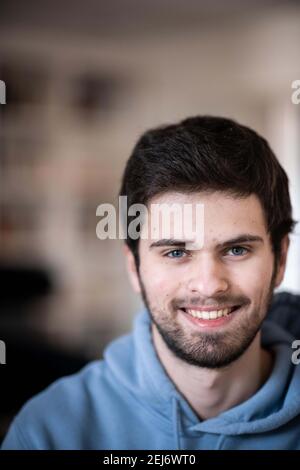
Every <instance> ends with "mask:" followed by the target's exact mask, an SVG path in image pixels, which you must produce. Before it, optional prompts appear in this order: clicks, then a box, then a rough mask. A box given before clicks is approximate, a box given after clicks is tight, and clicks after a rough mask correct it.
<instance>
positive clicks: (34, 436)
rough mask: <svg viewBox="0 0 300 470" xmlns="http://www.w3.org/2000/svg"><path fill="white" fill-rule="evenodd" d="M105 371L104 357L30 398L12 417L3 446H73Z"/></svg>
mask: <svg viewBox="0 0 300 470" xmlns="http://www.w3.org/2000/svg"><path fill="white" fill-rule="evenodd" d="M104 375H105V373H104V361H103V360H97V361H93V362H90V363H89V364H88V365H86V366H85V367H84V368H83V369H81V370H80V371H79V372H77V373H76V374H73V375H70V376H67V377H63V378H61V379H58V380H56V381H55V382H54V383H52V384H51V385H50V386H48V387H47V388H46V389H45V390H44V391H42V392H40V393H39V394H37V395H36V396H34V397H33V398H31V399H30V400H29V401H28V402H27V403H26V404H25V405H24V406H23V407H22V408H21V410H20V411H19V413H18V415H17V416H16V417H15V419H14V420H13V422H12V424H11V426H10V428H9V431H8V433H7V435H6V437H5V439H4V442H3V444H2V449H54V448H57V444H58V443H60V444H59V446H60V447H61V448H65V449H68V448H74V444H75V446H76V436H78V432H76V431H78V430H79V429H80V428H81V427H82V423H84V422H86V421H87V420H88V415H89V413H91V412H92V403H93V400H92V395H93V393H95V390H99V392H100V390H101V386H102V387H103V386H105V385H104V383H105V380H102V379H103V377H104ZM77 444H78V445H79V444H80V443H79V442H77Z"/></svg>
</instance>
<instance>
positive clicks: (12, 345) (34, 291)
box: [0, 264, 87, 441]
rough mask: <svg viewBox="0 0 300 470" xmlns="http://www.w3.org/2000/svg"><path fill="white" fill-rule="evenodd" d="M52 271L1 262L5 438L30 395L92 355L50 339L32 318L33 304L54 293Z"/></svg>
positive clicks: (0, 430) (1, 431) (1, 419)
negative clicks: (41, 333)
mask: <svg viewBox="0 0 300 470" xmlns="http://www.w3.org/2000/svg"><path fill="white" fill-rule="evenodd" d="M54 289H55V287H54V282H53V280H52V278H51V275H50V274H49V273H48V272H47V271H46V270H44V269H42V268H41V267H36V266H32V267H29V266H28V265H27V266H26V267H25V266H23V267H22V266H12V265H7V264H6V265H2V266H1V265H0V332H1V338H0V339H3V340H4V339H5V344H6V351H7V353H6V364H5V365H1V366H0V367H1V370H0V373H1V399H0V441H1V440H2V439H3V437H4V435H5V432H6V430H7V427H8V425H9V423H10V421H11V419H12V418H13V416H14V415H15V414H16V413H17V411H18V410H19V409H20V407H21V406H22V405H23V404H24V402H25V401H27V400H28V399H30V398H31V397H32V396H33V395H35V394H36V393H38V392H40V391H41V390H43V389H44V388H45V387H47V385H49V384H50V383H52V382H53V381H54V380H56V379H57V378H59V377H61V376H65V375H69V374H72V373H74V372H76V371H78V370H79V369H80V368H81V367H83V366H84V365H85V364H86V362H87V359H86V358H84V357H83V356H80V355H76V354H69V353H67V352H66V351H62V350H60V349H58V348H54V347H53V346H52V345H51V344H49V343H47V338H45V337H41V336H39V335H38V334H37V332H36V331H34V330H33V328H32V326H31V323H30V322H29V321H28V320H29V318H30V315H31V314H32V306H33V305H34V303H35V302H37V301H38V302H39V314H40V315H42V314H43V308H42V305H43V301H44V302H46V299H47V297H48V296H50V295H51V294H52V293H53V290H54Z"/></svg>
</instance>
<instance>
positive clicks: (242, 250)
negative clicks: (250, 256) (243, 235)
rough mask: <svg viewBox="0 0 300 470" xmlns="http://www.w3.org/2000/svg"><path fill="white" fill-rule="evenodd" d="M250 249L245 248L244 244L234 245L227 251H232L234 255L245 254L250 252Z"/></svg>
mask: <svg viewBox="0 0 300 470" xmlns="http://www.w3.org/2000/svg"><path fill="white" fill-rule="evenodd" d="M249 251H250V250H249V249H248V248H244V247H243V246H233V247H232V248H230V249H229V250H228V251H227V253H228V254H230V252H231V254H232V255H233V256H243V255H246V254H247V253H249Z"/></svg>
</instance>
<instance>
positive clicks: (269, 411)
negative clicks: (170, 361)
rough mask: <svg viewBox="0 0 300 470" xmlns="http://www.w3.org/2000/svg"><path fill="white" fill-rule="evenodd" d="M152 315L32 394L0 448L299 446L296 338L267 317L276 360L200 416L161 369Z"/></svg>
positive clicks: (267, 339) (266, 341) (266, 339)
mask: <svg viewBox="0 0 300 470" xmlns="http://www.w3.org/2000/svg"><path fill="white" fill-rule="evenodd" d="M151 338H152V337H151V330H150V319H149V314H148V312H147V311H146V310H144V311H142V312H140V313H139V314H138V316H137V317H136V319H135V322H134V329H133V332H132V333H130V334H127V335H124V336H121V337H120V338H118V339H116V340H115V341H113V342H112V343H110V344H109V345H108V346H107V348H106V349H105V351H104V359H103V360H97V361H94V362H92V363H90V364H89V365H87V366H86V367H85V368H84V369H83V370H81V371H80V372H79V373H77V374H75V375H72V376H70V377H67V378H63V379H60V380H58V381H56V382H55V383H54V384H52V385H51V386H50V387H48V388H47V389H46V390H45V391H44V392H42V393H40V394H39V395H37V396H36V397H34V398H33V399H31V400H30V401H29V402H28V403H27V404H26V405H25V406H24V407H23V408H22V410H21V411H20V413H19V414H18V415H17V417H16V418H15V420H14V421H13V423H12V425H11V427H10V430H9V432H8V434H7V436H6V438H5V440H4V443H3V446H2V449H106V450H116V449H120V450H124V449H132V450H135V449H146V450H148V449H152V450H154V449H166V450H169V449H186V450H187V449H190V450H195V449H300V365H299V366H296V365H293V363H292V361H291V355H292V352H293V350H292V349H291V344H292V340H293V337H292V336H290V334H289V333H288V332H287V331H284V330H283V329H282V328H281V327H280V326H279V325H277V324H275V323H274V322H272V321H267V320H266V321H265V322H264V325H263V329H262V343H263V345H264V346H266V347H268V348H271V349H273V351H274V353H275V364H274V368H273V371H272V373H271V375H270V377H269V379H268V380H267V382H266V383H265V384H264V385H263V386H262V387H261V388H260V389H259V390H258V391H257V393H256V394H255V395H253V396H252V397H251V398H250V399H248V400H246V401H245V402H243V403H242V404H240V405H238V406H235V407H233V408H231V409H229V410H227V411H225V412H223V413H221V414H220V415H219V416H217V417H215V418H211V419H207V420H205V421H201V420H200V419H199V418H198V417H197V415H196V414H195V413H194V411H193V410H192V408H191V407H190V406H189V404H188V402H187V401H186V400H185V399H184V398H183V396H182V395H181V394H180V393H179V392H178V390H177V389H176V388H175V386H174V384H173V383H172V381H171V380H170V379H169V378H168V376H167V375H166V373H165V371H164V369H163V367H162V365H161V363H160V361H159V359H158V356H157V355H156V352H155V350H154V348H153V344H152V339H151Z"/></svg>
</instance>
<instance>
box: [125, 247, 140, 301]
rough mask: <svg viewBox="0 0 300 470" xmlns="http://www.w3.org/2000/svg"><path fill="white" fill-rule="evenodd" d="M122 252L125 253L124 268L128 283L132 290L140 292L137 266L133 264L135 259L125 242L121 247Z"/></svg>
mask: <svg viewBox="0 0 300 470" xmlns="http://www.w3.org/2000/svg"><path fill="white" fill-rule="evenodd" d="M123 252H124V255H125V260H126V268H127V273H128V276H129V280H130V283H131V285H132V287H133V289H134V291H135V292H136V293H137V294H140V293H141V287H140V281H139V276H138V273H137V268H136V264H135V259H134V256H133V254H132V251H131V250H130V249H129V248H128V246H127V245H126V244H124V247H123Z"/></svg>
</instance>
